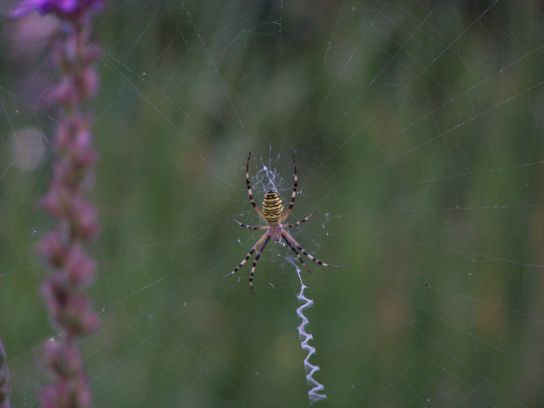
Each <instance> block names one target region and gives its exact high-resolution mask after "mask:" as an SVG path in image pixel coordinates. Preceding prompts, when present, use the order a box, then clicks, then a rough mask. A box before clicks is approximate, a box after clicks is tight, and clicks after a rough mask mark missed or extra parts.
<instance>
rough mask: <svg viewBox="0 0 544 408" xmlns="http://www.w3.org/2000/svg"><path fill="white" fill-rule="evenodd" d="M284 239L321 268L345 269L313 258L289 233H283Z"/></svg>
mask: <svg viewBox="0 0 544 408" xmlns="http://www.w3.org/2000/svg"><path fill="white" fill-rule="evenodd" d="M282 237H283V238H284V239H285V240H286V241H287V242H289V243H290V245H292V246H293V247H294V248H295V249H296V250H297V252H302V254H303V255H304V256H305V257H307V258H308V259H309V260H310V261H312V262H315V263H316V264H318V265H319V266H325V267H327V266H332V267H334V268H343V266H340V265H330V264H328V263H325V262H323V261H321V260H319V259H317V258H316V257H315V256H313V255H312V254H310V253H309V252H308V251H306V250H305V249H304V248H303V247H302V246H301V245H300V244H299V243H298V242H297V240H296V239H295V238H293V237H292V236H291V234H289V233H288V232H287V231H284V232H283V233H282Z"/></svg>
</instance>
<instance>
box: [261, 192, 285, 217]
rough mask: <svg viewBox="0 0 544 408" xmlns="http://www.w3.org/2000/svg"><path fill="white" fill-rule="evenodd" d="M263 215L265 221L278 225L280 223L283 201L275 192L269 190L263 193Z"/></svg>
mask: <svg viewBox="0 0 544 408" xmlns="http://www.w3.org/2000/svg"><path fill="white" fill-rule="evenodd" d="M263 215H264V219H265V220H266V222H268V223H269V224H270V225H278V224H279V223H280V221H281V217H282V215H283V201H282V200H281V197H280V195H279V194H278V193H277V192H275V191H269V192H268V193H266V194H265V196H264V200H263Z"/></svg>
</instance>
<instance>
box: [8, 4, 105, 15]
mask: <svg viewBox="0 0 544 408" xmlns="http://www.w3.org/2000/svg"><path fill="white" fill-rule="evenodd" d="M103 4H104V2H103V1H102V0H23V1H21V2H20V3H19V4H17V5H16V6H15V7H14V8H13V10H12V11H11V13H10V14H11V16H12V17H13V18H20V17H24V16H26V15H27V14H30V13H33V12H38V13H41V14H49V13H52V14H56V15H58V16H60V17H63V18H72V17H74V16H78V15H82V14H83V13H86V12H96V11H99V10H100V9H101V8H102V6H103Z"/></svg>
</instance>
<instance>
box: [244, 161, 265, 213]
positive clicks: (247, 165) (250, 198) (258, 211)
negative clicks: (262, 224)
mask: <svg viewBox="0 0 544 408" xmlns="http://www.w3.org/2000/svg"><path fill="white" fill-rule="evenodd" d="M250 160H251V152H249V154H248V156H247V163H246V186H247V196H248V197H249V202H250V203H251V205H252V206H253V208H255V211H257V214H259V217H261V218H262V219H263V220H264V219H265V218H264V215H263V212H262V211H261V209H260V208H259V207H258V206H257V203H256V202H255V199H254V198H253V190H252V189H251V180H250V178H249V162H250Z"/></svg>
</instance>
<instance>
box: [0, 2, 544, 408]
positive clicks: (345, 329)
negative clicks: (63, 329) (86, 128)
mask: <svg viewBox="0 0 544 408" xmlns="http://www.w3.org/2000/svg"><path fill="white" fill-rule="evenodd" d="M7 9H8V5H7V4H5V5H2V13H3V14H2V18H1V20H0V23H1V24H2V33H3V36H2V42H1V47H2V48H1V49H0V104H1V106H0V107H1V110H0V135H1V138H0V141H1V142H0V143H1V150H0V155H1V166H0V193H1V196H0V337H1V338H2V339H3V341H4V342H5V345H6V348H7V350H8V353H9V356H10V367H11V371H12V383H13V402H14V406H16V407H23V406H31V407H32V406H36V405H37V403H36V393H37V391H38V390H39V388H40V385H41V384H43V383H44V381H46V379H45V378H44V375H43V374H41V371H40V370H39V367H40V363H39V346H40V344H41V343H42V342H43V341H44V340H45V339H47V338H48V337H50V336H52V335H53V334H54V331H53V330H52V329H51V328H50V326H49V324H48V320H47V316H46V313H45V310H44V306H43V302H42V300H41V299H40V297H39V295H38V293H37V288H38V286H39V283H40V282H41V281H42V279H43V278H44V276H45V275H46V271H45V268H44V267H43V266H42V265H41V264H40V262H39V261H38V260H37V259H36V257H35V255H34V247H35V243H36V242H37V241H38V240H39V238H40V237H41V236H43V234H44V233H45V232H46V231H47V230H48V229H49V228H50V227H51V220H50V219H48V218H47V217H45V216H44V215H43V214H42V213H41V212H40V211H37V210H36V208H35V203H36V201H37V200H38V199H39V197H40V196H41V195H43V194H44V192H45V191H46V189H47V183H48V178H49V175H50V167H51V160H52V157H53V151H52V149H51V135H52V133H53V130H54V127H55V119H54V112H53V111H50V110H47V109H46V108H44V106H43V104H42V103H41V102H40V95H41V93H42V92H43V90H44V89H45V88H46V87H47V84H48V83H49V82H50V81H51V80H52V79H53V78H54V72H53V68H52V66H51V64H50V62H49V60H48V58H47V54H46V48H47V45H48V44H49V43H50V41H51V38H50V33H51V30H53V29H54V27H55V24H56V22H55V21H54V20H52V19H45V20H44V19H43V18H39V17H36V16H33V17H30V19H28V20H24V21H20V22H18V23H14V22H10V21H8V19H7V17H6V12H7ZM543 10H544V9H543V5H542V2H540V1H536V0H535V1H529V0H522V1H519V2H514V1H475V0H465V1H447V0H444V1H360V2H357V1H342V2H332V1H308V0H304V1H293V0H274V1H253V2H247V1H228V2H220V1H217V2H213V1H208V2H200V1H110V2H109V4H108V6H107V8H106V9H105V10H104V11H103V13H101V15H100V16H99V18H98V19H97V22H96V40H97V42H99V43H100V44H102V46H103V48H104V55H103V57H102V58H101V60H100V62H99V64H98V65H99V70H100V73H101V77H102V87H101V91H100V95H99V96H98V98H97V99H96V100H95V101H93V103H92V106H90V107H89V108H90V109H92V111H93V112H94V117H95V123H94V131H95V137H96V146H97V149H98V150H99V152H100V161H99V163H98V165H97V173H96V178H95V179H94V180H93V183H94V190H93V194H92V196H93V199H94V200H95V202H96V203H97V205H98V208H99V212H100V218H101V224H102V232H101V235H100V237H99V239H98V241H97V242H96V244H95V245H94V247H93V253H94V254H95V256H96V258H97V259H98V262H99V264H100V268H99V278H98V281H97V283H96V285H95V286H94V288H93V289H92V295H93V298H94V302H95V305H96V309H97V310H99V311H101V317H102V319H103V324H102V328H101V330H100V331H99V332H98V333H97V334H96V335H94V336H93V337H91V338H89V339H87V340H85V341H84V343H83V345H82V346H83V349H84V352H85V355H86V366H87V369H88V372H89V376H90V378H91V382H92V388H93V391H94V398H95V405H96V406H97V407H144V406H146V407H149V406H157V407H159V406H160V407H256V406H263V407H280V406H281V407H298V406H305V405H307V403H308V402H307V395H306V393H307V388H308V387H307V385H306V383H305V379H304V370H303V359H304V353H303V352H302V351H301V349H300V344H299V340H298V337H297V331H296V327H297V325H298V324H299V321H298V319H297V317H296V314H295V309H296V307H297V306H298V304H299V303H298V302H297V300H296V293H297V292H298V290H299V285H298V281H297V277H296V275H295V273H294V271H293V269H292V267H291V266H290V265H289V263H288V262H287V261H286V260H285V258H286V257H289V256H290V254H289V251H287V250H286V249H285V248H283V247H281V246H279V245H277V244H274V245H270V246H269V248H268V249H267V251H266V253H265V254H264V255H263V257H262V261H261V263H260V265H259V267H258V269H257V276H256V295H255V296H252V295H251V292H250V291H249V289H248V286H247V274H248V268H247V267H246V268H244V269H242V271H240V273H239V277H240V280H237V279H230V280H225V279H222V277H223V276H224V275H225V274H226V273H228V272H230V271H231V270H232V268H233V267H234V266H235V265H236V264H237V263H238V262H239V261H240V260H241V259H242V257H243V256H244V254H245V253H246V252H247V250H248V249H249V248H250V247H251V246H252V245H253V243H254V242H255V241H256V240H257V238H258V236H259V234H258V233H256V232H252V231H247V230H241V229H240V228H238V227H237V226H236V225H235V224H234V222H233V221H232V220H233V218H237V219H239V220H241V221H243V222H247V223H253V224H255V223H258V219H257V218H256V216H255V214H254V212H253V211H252V210H251V207H250V205H249V203H248V201H247V196H246V191H245V186H244V165H245V159H246V157H247V153H248V151H249V150H252V151H253V152H254V158H255V160H254V162H253V163H252V173H253V174H255V172H256V171H257V170H259V169H262V166H263V165H267V166H271V167H272V168H274V169H276V170H277V172H278V173H279V177H280V178H279V180H280V192H281V194H282V195H283V197H284V199H287V197H288V196H289V189H290V183H291V177H292V164H291V162H290V155H291V153H292V152H293V151H295V150H296V152H297V159H298V165H299V174H300V182H301V190H302V193H301V194H300V195H299V196H298V201H297V205H296V207H295V212H294V216H293V218H302V217H303V216H305V215H307V214H308V213H310V212H311V211H313V210H318V211H319V213H318V215H317V216H316V217H315V219H313V220H312V221H311V222H310V223H308V224H306V225H305V226H304V227H303V228H300V230H299V231H298V232H297V233H296V237H297V239H299V240H300V242H301V243H302V244H304V245H305V246H306V247H307V249H308V250H310V251H311V252H314V253H316V254H317V255H318V256H319V257H320V258H321V259H323V260H325V261H329V262H331V263H338V264H342V265H345V266H346V268H345V269H342V270H325V269H319V268H318V267H317V266H316V267H312V270H313V273H312V274H305V275H304V278H305V281H306V284H307V285H308V286H309V288H310V289H309V290H308V292H307V294H308V295H309V296H310V297H312V298H313V299H314V300H315V306H314V307H313V308H312V309H310V310H309V311H308V312H307V315H308V317H309V319H310V326H309V328H310V331H311V332H312V333H313V335H314V340H313V344H314V345H315V346H316V347H317V355H316V356H314V362H316V363H318V364H319V365H320V367H321V371H320V372H319V373H318V374H317V376H316V377H317V379H318V380H319V381H320V382H322V383H323V384H324V385H325V388H326V393H327V394H328V397H329V398H328V400H326V401H325V402H321V403H320V406H323V407H327V406H331V407H335V406H346V407H384V408H385V407H542V406H544V387H542V384H543V379H544V375H543V374H544V321H543V316H544V296H543V291H544V277H543V273H544V259H543V255H542V254H543V250H542V248H543V245H544V234H543V228H544V224H543V223H544V213H543V208H542V207H543V205H544V195H543V193H544V150H543V145H544V139H543V134H544V133H543V129H544V123H543V121H544V116H543V115H544V111H543V109H544V87H543V86H542V85H543V84H544V74H543V73H544V69H543V68H544V40H543V38H544V37H543V35H544V26H543V24H542V22H543V18H544V14H543ZM29 134H30V135H31V136H28V135H29ZM21 135H24V136H21ZM25 135H26V136H25ZM36 135H38V136H36ZM20 140H23V142H24V141H30V142H28V143H31V144H30V145H29V144H28V143H27V144H25V143H23V144H22V145H21V144H20V143H19V142H18V141H20ZM32 143H33V144H32ZM29 146H30V147H29ZM260 174H262V172H261V173H260ZM260 187H262V186H261V184H259V183H257V184H256V194H257V197H258V199H259V201H260V200H261V197H262V188H260Z"/></svg>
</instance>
